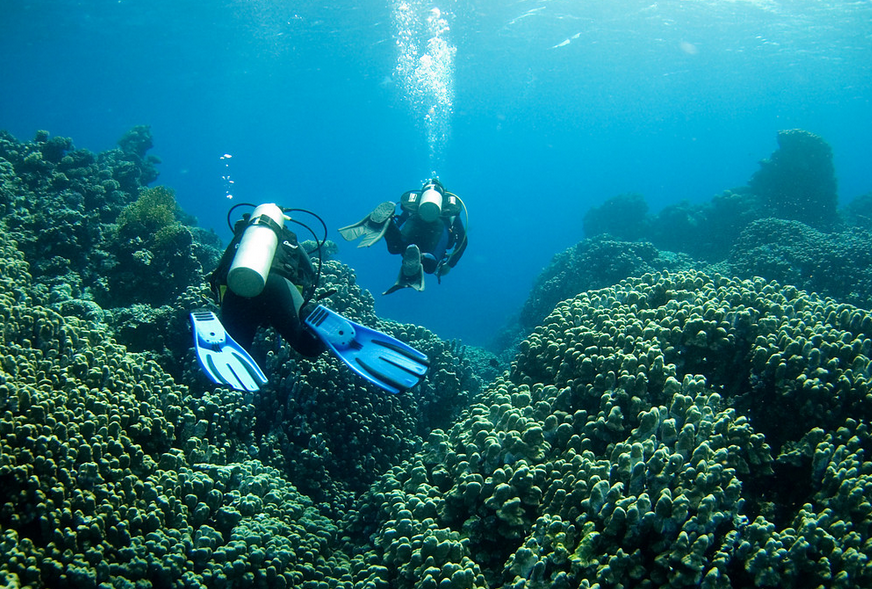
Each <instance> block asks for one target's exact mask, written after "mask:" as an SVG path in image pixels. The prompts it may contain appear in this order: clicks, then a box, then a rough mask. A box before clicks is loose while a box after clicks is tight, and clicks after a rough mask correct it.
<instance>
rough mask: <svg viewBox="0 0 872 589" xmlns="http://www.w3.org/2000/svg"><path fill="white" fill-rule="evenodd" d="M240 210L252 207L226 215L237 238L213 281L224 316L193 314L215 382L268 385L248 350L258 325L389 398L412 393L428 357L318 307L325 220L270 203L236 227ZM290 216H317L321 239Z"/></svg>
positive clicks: (198, 343) (202, 356)
mask: <svg viewBox="0 0 872 589" xmlns="http://www.w3.org/2000/svg"><path fill="white" fill-rule="evenodd" d="M239 206H252V207H253V206H254V205H251V204H247V203H242V204H239V205H236V206H234V207H232V208H231V209H230V211H229V212H228V214H227V220H228V225H230V227H231V229H232V230H233V233H234V236H233V239H232V240H231V242H230V244H229V245H228V246H227V249H226V250H225V251H224V255H223V256H222V258H221V261H220V262H219V263H218V266H217V268H216V269H215V270H214V271H213V272H212V274H211V275H210V277H209V284H210V286H211V288H212V291H213V292H214V293H215V295H216V298H217V300H218V303H219V305H220V307H221V310H220V315H221V318H220V320H219V318H218V317H217V316H216V315H215V313H213V312H212V311H208V310H202V309H200V310H197V311H194V312H193V313H191V323H192V325H193V331H194V343H195V348H196V352H197V358H198V360H199V362H200V366H201V367H202V368H203V371H204V372H205V373H206V375H207V376H208V377H209V378H210V379H211V380H212V381H213V382H215V383H217V384H224V385H228V386H231V387H233V388H235V389H237V390H248V391H256V390H258V389H259V388H260V387H261V386H263V385H265V384H266V383H267V377H266V375H264V373H263V372H262V371H261V369H260V367H259V366H258V364H257V362H255V360H254V359H253V358H252V357H251V355H250V353H249V351H250V349H251V345H252V342H253V341H254V336H255V333H256V331H257V329H258V327H261V326H263V327H273V328H275V330H276V331H277V332H278V333H279V334H280V335H281V336H282V338H284V339H285V340H286V341H287V342H288V343H289V344H290V345H291V346H292V347H293V348H294V349H295V350H296V351H297V352H299V353H300V354H301V355H303V356H307V357H314V356H317V355H318V354H320V353H322V352H323V351H324V350H325V349H329V350H331V351H332V352H333V353H334V354H335V355H336V356H337V357H338V358H339V359H340V360H342V361H343V362H345V364H346V365H348V366H349V367H350V368H351V369H352V370H353V371H354V372H356V373H357V374H359V375H360V376H362V377H363V378H365V379H366V380H368V381H370V382H372V383H374V384H375V385H377V386H379V387H380V388H382V389H384V390H387V391H390V392H392V393H397V392H400V391H403V390H407V389H409V388H411V387H413V386H415V385H416V384H418V383H419V382H420V381H421V380H422V379H423V378H424V377H425V376H426V374H427V370H428V369H429V361H428V359H427V356H426V355H424V354H423V353H421V352H419V351H418V350H416V349H414V348H412V347H410V346H408V345H407V344H405V343H403V342H401V341H399V340H397V339H395V338H392V337H390V336H388V335H386V334H384V333H381V332H379V331H375V330H373V329H369V328H368V327H365V326H363V325H359V324H357V323H354V322H352V321H350V320H348V319H346V318H345V317H342V316H341V315H339V314H338V313H336V312H334V311H331V310H330V309H328V308H327V307H324V306H323V305H319V304H317V303H315V302H313V300H312V299H313V298H314V294H315V290H316V288H317V286H318V282H319V280H320V277H321V255H320V251H321V248H322V246H323V244H324V242H325V241H326V239H327V228H326V225H324V222H323V221H322V220H321V218H320V217H318V216H317V215H315V214H314V213H312V212H310V211H306V210H304V209H287V208H281V207H279V206H278V205H276V204H274V203H265V204H261V205H259V206H257V207H254V211H253V212H252V213H251V215H243V217H242V219H240V220H239V221H237V222H236V224H235V225H231V224H230V216H231V214H232V213H233V211H234V210H235V209H236V208H237V207H239ZM292 211H296V212H303V213H307V214H309V215H312V216H313V217H315V218H316V219H318V221H319V222H320V223H321V226H322V227H323V228H324V237H323V238H322V239H320V240H319V239H318V238H317V236H315V233H314V232H313V231H312V230H311V229H310V228H309V227H308V226H306V225H305V224H303V223H301V222H299V221H296V220H295V219H292V218H291V217H289V216H288V215H287V213H288V212H292ZM286 221H292V222H294V223H297V224H299V225H301V226H303V227H304V228H306V229H307V230H309V231H310V232H311V233H312V235H313V237H315V242H316V244H317V245H316V249H317V251H318V254H319V255H318V268H317V270H316V269H315V268H314V266H313V265H312V261H311V259H310V258H309V253H308V252H306V250H305V249H304V248H303V246H302V245H301V244H300V243H299V242H298V241H297V236H296V235H295V234H294V233H293V232H292V231H291V230H290V229H288V228H287V227H286V226H285V222H286ZM325 296H327V295H325ZM322 298H323V297H322Z"/></svg>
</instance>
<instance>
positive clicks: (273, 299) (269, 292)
mask: <svg viewBox="0 0 872 589" xmlns="http://www.w3.org/2000/svg"><path fill="white" fill-rule="evenodd" d="M263 294H264V295H266V296H267V297H268V298H269V304H268V311H267V313H268V316H269V323H270V325H272V326H273V327H274V328H275V330H276V331H278V332H279V335H281V336H282V337H283V338H284V340H285V341H286V342H288V343H289V344H290V345H291V347H292V348H294V349H295V350H296V351H297V352H299V353H300V354H302V355H303V356H308V357H313V356H317V355H318V354H320V353H321V352H323V351H324V350H325V349H326V348H325V346H324V344H323V343H322V342H321V340H320V339H319V338H318V336H317V335H315V334H314V333H312V332H311V331H309V330H308V329H306V328H305V327H304V326H303V322H302V321H300V315H299V312H300V307H301V306H302V305H303V296H302V295H301V294H300V291H299V290H298V289H297V287H296V286H294V285H293V284H292V283H291V282H290V281H289V280H287V279H285V278H282V277H281V276H278V275H275V274H270V275H269V278H268V279H267V284H266V286H265V287H264V293H263ZM262 296H263V295H262Z"/></svg>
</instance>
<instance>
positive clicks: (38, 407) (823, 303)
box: [0, 127, 872, 589]
mask: <svg viewBox="0 0 872 589" xmlns="http://www.w3.org/2000/svg"><path fill="white" fill-rule="evenodd" d="M147 131H148V129H147V128H146V127H138V128H136V129H135V130H134V131H132V132H131V133H130V134H129V135H128V136H125V138H123V140H122V141H121V142H119V145H120V147H119V149H117V150H111V151H110V152H107V154H99V155H96V156H95V155H93V154H90V153H88V152H84V151H79V150H75V149H74V148H73V145H72V142H71V141H70V140H68V139H65V138H51V137H49V135H48V134H47V133H44V132H41V133H39V134H38V135H37V137H36V139H35V141H33V142H31V143H24V144H22V143H18V142H17V141H15V140H14V139H13V138H11V137H10V136H8V135H6V134H0V212H2V218H0V321H2V329H0V579H4V582H5V584H6V585H8V586H24V585H26V586H30V587H95V588H97V587H99V588H101V589H108V588H110V587H138V588H141V589H144V588H147V587H225V588H226V587H289V586H299V587H304V588H305V589H332V588H337V589H339V588H341V589H373V588H377V587H394V588H397V589H404V588H412V587H415V588H422V589H423V588H427V589H437V588H438V589H471V588H482V589H483V588H485V587H487V588H491V587H505V588H513V589H523V588H529V589H538V588H545V587H549V588H556V589H560V588H570V587H586V588H596V589H606V588H619V587H630V586H633V587H654V586H658V587H691V586H693V587H704V588H726V587H736V586H742V587H786V588H797V589H799V588H802V587H817V586H826V587H845V588H848V587H858V586H867V585H870V584H872V563H870V556H872V535H870V534H872V500H870V498H869V497H870V495H869V489H870V488H872V487H870V485H872V478H870V477H872V464H870V462H869V460H868V459H867V455H868V454H869V452H870V450H872V431H870V420H872V314H870V313H868V312H866V311H863V310H861V309H859V308H857V307H854V306H852V305H850V304H847V303H845V302H844V301H845V300H857V301H860V300H861V299H860V298H859V297H860V296H861V294H860V291H861V290H862V291H863V292H869V291H868V288H867V286H866V285H865V283H863V280H865V278H864V276H865V274H863V269H864V268H866V267H868V263H867V262H866V258H865V257H864V256H866V255H867V254H866V252H868V251H869V249H870V248H869V247H867V245H866V244H868V240H869V236H868V235H867V232H866V231H865V230H863V229H860V228H856V229H854V230H852V231H846V232H843V233H832V234H824V233H820V232H819V231H817V230H815V229H813V228H811V227H808V226H807V225H804V224H802V223H799V222H798V221H795V220H794V221H786V220H774V219H767V220H765V221H756V222H751V221H749V222H748V223H747V229H746V230H745V231H744V233H743V234H742V237H741V238H740V240H739V242H738V245H737V247H736V249H735V250H734V252H733V254H732V255H731V257H730V259H729V260H728V261H726V262H723V263H721V264H720V265H719V267H721V268H725V269H727V270H728V271H731V272H732V271H735V272H741V273H743V274H744V273H747V274H748V275H749V279H747V280H741V279H729V278H725V277H724V276H722V275H719V274H716V273H711V272H710V273H702V272H699V271H697V270H693V269H688V268H690V267H691V266H693V265H694V264H696V263H695V262H693V261H692V260H691V259H690V258H688V257H687V256H684V255H680V254H678V255H676V254H669V253H668V252H658V251H657V250H656V249H655V248H654V246H653V245H651V244H650V243H627V242H618V241H613V240H611V239H610V238H607V237H599V238H595V239H589V240H586V241H585V242H582V243H581V244H579V245H578V246H577V247H575V248H573V249H571V250H569V251H567V252H564V254H561V255H559V256H558V257H557V258H556V259H555V262H554V264H553V265H552V266H551V267H549V269H548V270H547V271H546V273H545V274H543V276H546V277H547V280H543V285H544V286H541V287H540V288H539V289H537V290H536V291H534V293H533V294H532V295H531V301H533V302H531V303H530V304H529V305H528V307H525V310H524V312H525V313H526V315H525V323H526V325H527V327H528V330H529V331H530V332H529V335H528V336H527V337H526V338H524V339H520V338H518V337H515V338H514V340H513V341H514V342H515V344H514V347H515V348H516V349H517V354H516V355H515V356H514V359H513V360H512V362H511V364H510V365H508V366H507V365H505V363H504V356H495V355H493V354H487V353H485V352H483V351H481V350H475V349H472V348H467V347H465V346H463V345H462V344H461V343H460V342H456V341H449V342H445V341H442V340H440V339H439V338H437V337H436V336H435V335H434V334H432V333H431V332H429V331H428V330H426V329H424V328H421V327H418V326H415V325H410V324H400V323H397V322H394V321H390V320H385V319H381V318H379V317H378V316H377V315H376V314H375V312H374V307H373V298H372V295H371V294H370V293H369V292H367V291H364V290H362V289H361V288H360V287H359V285H357V283H356V280H355V276H354V272H353V271H352V270H351V269H350V268H349V267H348V266H346V265H344V264H342V263H340V262H339V261H337V260H332V259H328V258H329V255H328V256H325V259H324V261H323V265H322V267H321V282H320V284H319V288H318V292H317V295H318V296H319V297H324V299H323V300H324V302H325V304H327V305H328V306H330V307H331V308H333V309H335V310H337V311H338V312H340V313H343V314H345V315H347V316H348V317H350V318H351V319H353V320H355V321H359V322H361V323H365V324H367V325H371V326H373V327H375V328H376V329H380V330H382V331H385V332H387V333H389V334H391V335H393V336H395V337H398V338H400V339H402V340H404V341H407V342H409V343H411V344H412V345H414V346H415V347H417V348H419V349H421V350H422V351H424V352H425V353H427V355H428V356H429V358H430V359H431V364H432V367H431V372H430V374H429V375H428V378H427V379H426V380H425V382H424V383H422V385H420V386H419V387H416V388H415V389H414V390H412V391H410V392H408V393H405V394H401V395H386V394H385V393H383V392H382V391H380V390H378V389H377V388H375V387H374V386H372V385H370V384H368V383H366V382H364V381H362V380H360V379H358V378H356V377H355V376H353V374H352V373H351V372H350V371H348V370H347V368H346V367H345V366H344V365H343V364H342V363H341V362H340V361H339V360H337V359H336V358H334V357H332V356H330V355H328V354H323V355H321V356H320V357H318V358H315V359H306V358H302V357H300V356H298V355H296V354H295V353H293V352H292V351H291V350H290V349H289V347H288V346H287V345H284V344H283V342H281V340H280V338H279V337H278V336H277V335H276V334H275V333H274V332H273V331H272V330H269V329H265V330H261V332H259V334H258V336H257V338H256V341H255V355H256V357H258V359H259V361H261V363H262V365H263V366H264V367H265V369H266V372H267V373H268V375H269V377H270V384H269V385H267V386H265V387H264V388H263V389H261V391H259V392H258V393H257V394H242V393H239V392H236V391H232V390H228V389H226V388H221V387H214V386H213V385H212V384H211V383H209V382H208V381H206V379H205V377H203V376H202V374H201V373H200V371H199V370H198V367H197V364H196V360H195V358H194V355H193V352H192V350H191V347H190V331H189V327H188V325H187V315H188V312H189V311H190V310H191V309H193V308H195V307H200V306H204V305H206V306H208V305H210V304H211V303H209V302H208V301H205V300H204V299H203V298H202V296H201V294H202V292H201V289H200V284H199V283H198V281H199V279H200V278H201V275H198V274H197V272H201V271H202V270H200V269H202V268H205V267H207V265H208V264H209V263H210V260H213V258H210V255H212V254H213V253H215V252H219V253H220V249H221V248H220V243H219V242H218V240H217V238H216V237H215V236H214V234H210V233H209V232H205V231H203V230H200V229H197V228H196V227H193V226H192V225H191V221H190V219H189V218H188V217H186V216H185V215H184V213H182V212H181V211H179V210H178V208H177V206H176V204H175V200H174V198H173V195H172V192H171V191H170V190H169V189H167V188H165V187H154V188H148V187H146V186H144V185H142V184H141V182H143V181H144V180H149V181H153V180H154V179H155V177H156V171H155V170H154V164H155V163H156V160H154V159H151V158H149V157H148V155H147V151H148V149H149V148H150V147H151V140H150V134H149V133H148V132H147ZM67 158H70V159H69V160H67ZM65 161H66V163H64V162H65ZM62 169H63V170H66V171H61V170H62ZM74 170H75V172H74ZM67 172H70V173H69V174H68V173H67ZM59 174H62V175H63V176H64V178H66V180H64V178H61V177H60V176H59ZM121 179H123V180H124V183H122V182H121ZM104 184H105V185H104ZM98 186H100V187H102V188H103V190H102V191H101V190H99V189H97V187H98ZM748 194H750V193H747V192H735V193H725V195H724V196H723V198H722V199H721V201H720V202H719V203H718V205H717V206H721V207H722V210H723V211H734V212H737V211H738V210H739V209H740V208H741V203H742V202H744V199H745V198H746V197H747V196H748ZM42 205H50V206H53V207H55V208H53V209H51V211H50V214H47V213H46V211H42V210H40V208H39V207H40V206H42ZM737 218H738V217H737ZM752 221H753V219H752ZM741 222H744V221H737V223H741ZM736 226H737V225H736ZM183 233H184V234H185V237H184V239H183V242H184V243H183V244H182V245H184V247H180V246H179V243H176V242H175V241H174V240H175V239H176V238H178V236H179V234H183ZM137 239H140V240H141V243H138V242H137V241H136V240H137ZM718 239H720V238H716V239H713V241H712V243H716V242H717V243H718V244H719V245H717V246H716V247H718V248H719V247H722V245H721V244H720V242H719V241H718ZM788 239H791V240H793V242H795V244H794V245H795V247H794V248H792V249H790V248H787V247H785V242H786V241H787V240H788ZM164 240H166V241H164ZM170 243H172V244H174V245H172V246H171V247H166V251H171V250H174V249H175V250H181V251H182V252H183V253H182V257H183V258H184V259H175V258H172V257H169V258H166V259H165V261H164V262H161V265H162V266H163V265H165V266H166V267H165V268H161V271H166V272H169V274H166V275H165V276H164V278H165V279H167V280H170V277H172V276H173V274H172V273H173V272H176V271H178V270H179V269H180V268H188V269H191V268H194V270H193V271H192V272H193V276H192V279H191V281H190V282H188V283H185V282H184V281H179V282H178V283H174V284H175V285H174V286H173V289H172V291H171V292H170V291H169V289H167V292H166V293H165V297H166V298H165V299H155V300H146V301H142V300H136V298H135V296H134V295H133V294H131V293H126V292H124V291H123V289H124V288H125V287H126V280H125V279H118V281H117V282H118V283H117V284H115V283H114V282H113V281H114V279H112V280H108V279H107V280H104V282H103V283H99V282H98V278H99V277H104V276H111V275H112V271H113V269H116V268H117V269H122V268H123V267H124V266H125V265H129V264H133V263H134V261H135V258H136V255H137V254H136V252H137V251H144V252H147V253H146V254H141V255H142V256H145V255H148V254H152V255H154V254H155V252H159V251H160V250H161V248H162V247H165V246H166V244H170ZM86 244H88V247H86ZM162 244H163V245H162ZM304 247H307V248H311V247H312V244H311V243H309V244H304ZM712 247H713V248H715V246H712ZM333 249H334V246H333V244H329V243H328V244H325V251H326V252H328V254H329V252H330V251H333ZM712 251H713V250H712ZM836 262H839V263H842V264H843V265H844V266H845V273H844V274H839V273H835V272H833V271H832V268H833V264H836ZM667 270H668V271H667ZM674 270H681V271H677V272H676V271H674ZM119 271H120V270H119ZM759 272H765V273H767V274H773V273H779V272H780V273H781V275H782V276H784V279H785V280H790V281H792V282H796V283H799V284H801V285H807V286H809V287H810V288H812V287H813V288H820V289H821V290H822V291H827V290H829V291H831V292H838V293H839V296H840V298H841V299H842V300H840V301H836V300H834V299H832V298H823V297H821V296H819V295H817V294H812V293H809V292H806V291H803V290H801V289H798V288H796V287H794V286H786V285H783V284H779V283H778V282H774V281H769V280H768V279H763V278H759V277H753V278H751V277H750V275H751V274H754V273H759ZM640 273H641V274H642V275H641V276H637V277H635V278H628V276H632V275H636V274H640ZM139 278H143V277H132V276H131V277H129V280H131V281H133V280H136V279H139ZM858 279H859V282H857V280H858ZM153 280H158V278H155V277H154V276H151V278H148V277H144V279H143V280H142V282H141V284H142V285H146V284H147V283H148V281H153ZM848 280H853V281H854V282H852V283H851V284H856V285H857V289H858V290H857V293H854V292H853V291H851V292H846V290H845V285H844V284H841V286H840V285H839V283H840V282H845V281H848ZM601 287H607V288H601ZM840 287H841V288H842V290H841V291H838V288H840ZM595 288H600V289H599V290H593V289H595ZM101 293H102V294H101ZM113 293H114V294H113ZM104 295H105V296H106V297H107V298H105V299H101V298H100V297H101V296H104ZM855 296H856V298H852V297H855ZM561 300H562V302H560V301H561ZM101 303H102V304H101ZM212 308H214V306H213V307H212ZM156 326H160V328H157V327H156ZM168 371H169V372H168Z"/></svg>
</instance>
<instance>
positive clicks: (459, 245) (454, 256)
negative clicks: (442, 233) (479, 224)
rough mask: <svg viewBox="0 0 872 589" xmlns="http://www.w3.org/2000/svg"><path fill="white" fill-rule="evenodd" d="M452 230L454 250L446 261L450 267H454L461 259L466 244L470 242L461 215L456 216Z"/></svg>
mask: <svg viewBox="0 0 872 589" xmlns="http://www.w3.org/2000/svg"><path fill="white" fill-rule="evenodd" d="M452 231H453V233H454V244H455V245H454V250H453V251H452V252H451V253H450V254H448V259H447V260H446V261H445V263H446V264H448V267H449V268H454V266H455V265H456V264H457V262H459V261H460V258H461V257H462V256H463V252H465V251H466V244H467V242H468V240H467V239H466V227H464V226H463V223H462V222H461V221H460V217H455V219H454V223H453V224H452Z"/></svg>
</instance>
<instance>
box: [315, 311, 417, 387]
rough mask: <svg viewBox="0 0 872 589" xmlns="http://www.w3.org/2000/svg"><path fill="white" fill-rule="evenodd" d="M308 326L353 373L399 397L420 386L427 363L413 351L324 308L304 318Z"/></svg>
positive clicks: (398, 341) (409, 347)
mask: <svg viewBox="0 0 872 589" xmlns="http://www.w3.org/2000/svg"><path fill="white" fill-rule="evenodd" d="M306 325H308V326H309V327H310V328H311V329H312V330H313V331H314V332H315V333H317V334H318V337H320V338H321V340H322V341H323V342H324V343H325V344H326V345H327V347H328V348H330V350H331V351H332V352H333V353H334V354H336V356H337V357H338V358H339V359H340V360H342V361H343V362H345V363H346V364H347V365H348V367H349V368H351V369H352V370H353V371H354V372H356V373H357V374H359V375H360V376H362V377H363V378H365V379H366V380H368V381H370V382H371V383H373V384H375V385H376V386H379V387H381V388H382V389H384V390H386V391H388V392H391V393H399V392H400V391H405V390H407V389H410V388H412V387H413V386H415V385H416V384H418V383H419V382H421V381H422V380H423V379H424V377H425V376H426V375H427V371H428V370H429V369H430V360H429V359H428V358H427V356H426V355H425V354H423V353H421V352H419V351H418V350H416V349H415V348H413V347H411V346H409V345H407V344H405V343H403V342H401V341H400V340H398V339H396V338H393V337H391V336H389V335H386V334H384V333H382V332H380V331H376V330H374V329H370V328H368V327H365V326H363V325H360V324H358V323H355V322H353V321H350V320H349V319H346V318H345V317H343V316H342V315H340V314H339V313H336V312H335V311H331V310H330V309H328V308H327V307H325V306H324V305H318V307H317V308H316V309H315V310H314V311H312V312H311V313H310V314H309V316H308V317H306Z"/></svg>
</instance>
